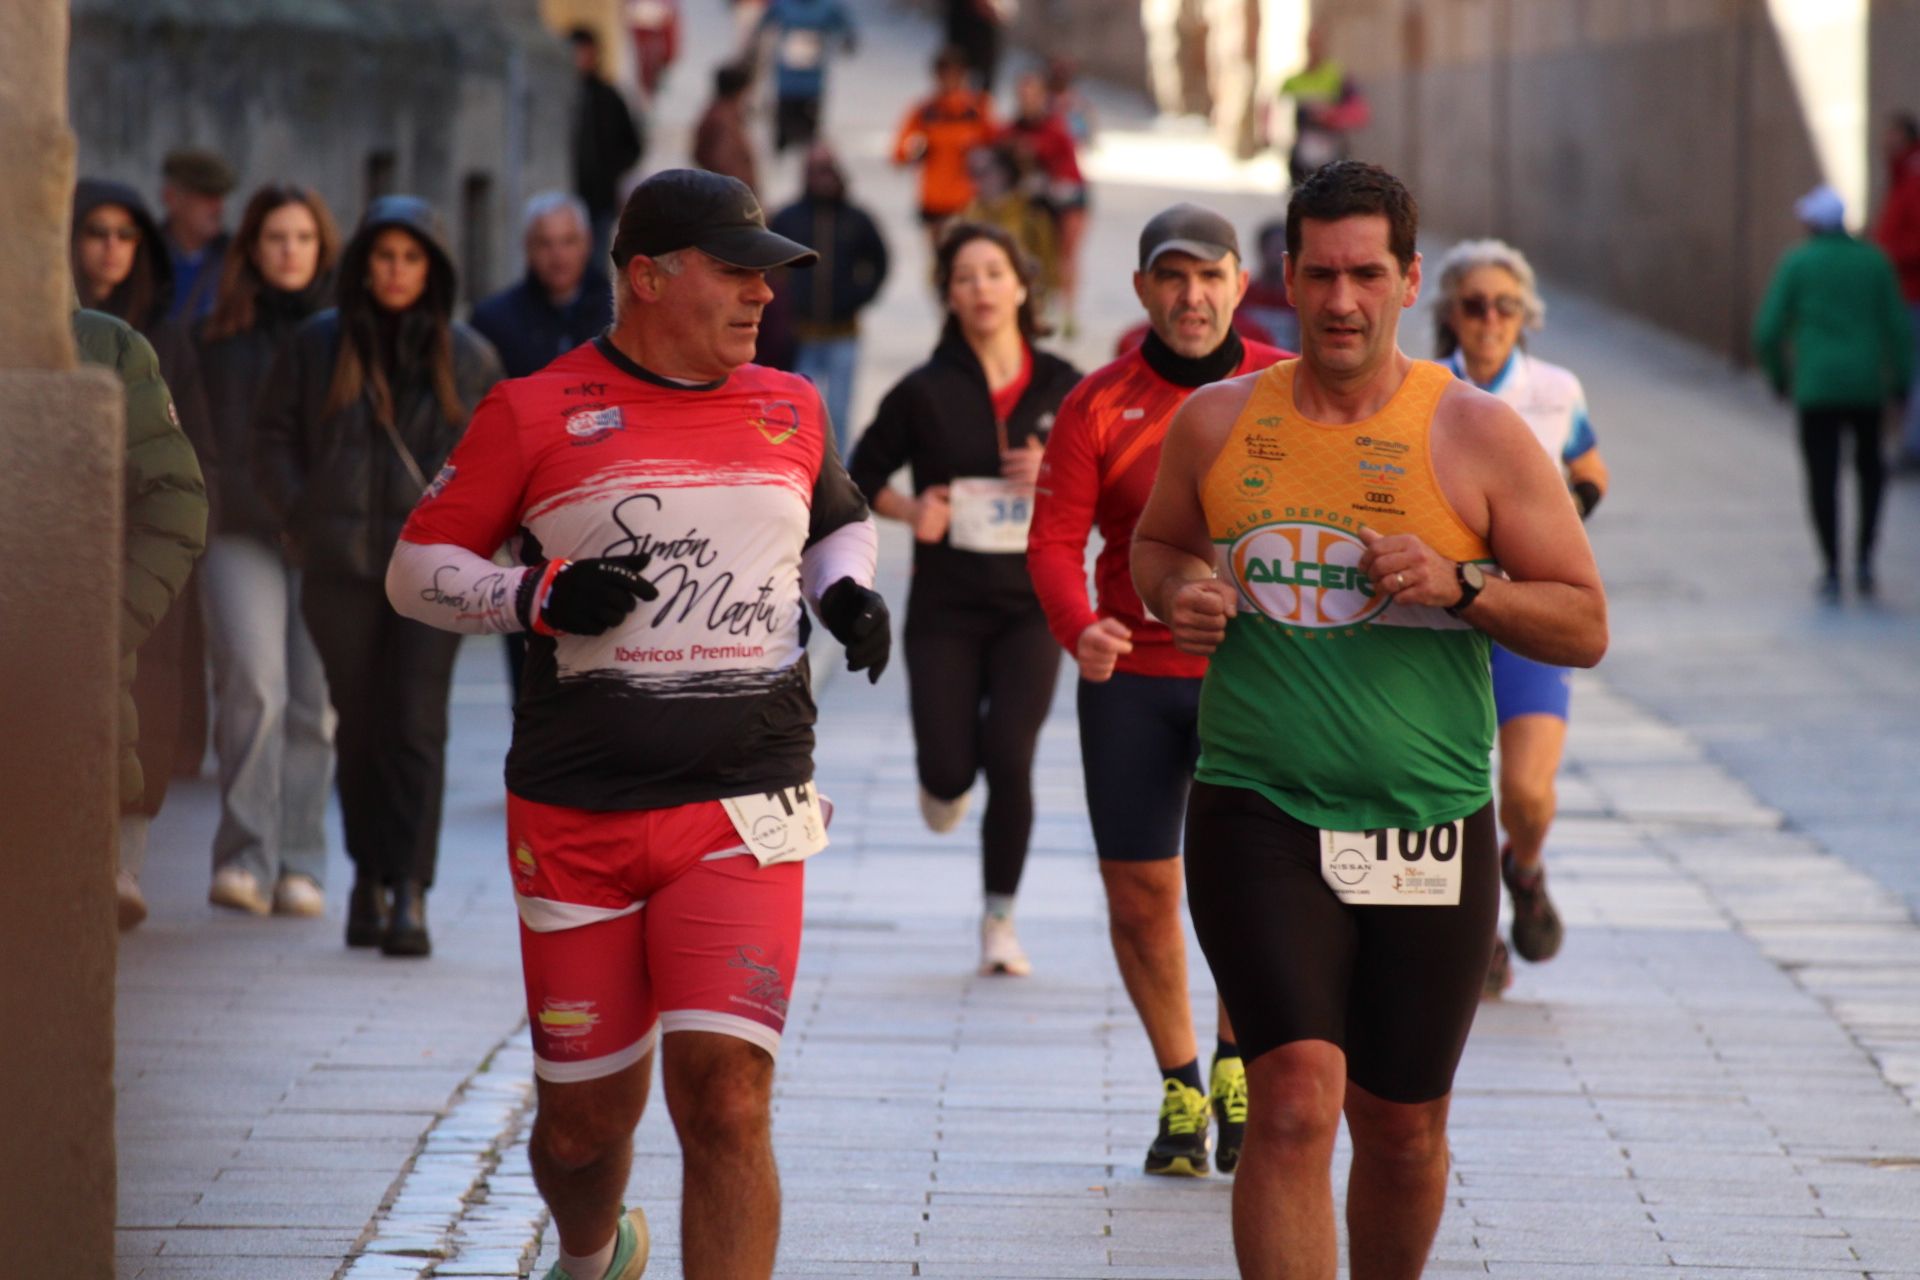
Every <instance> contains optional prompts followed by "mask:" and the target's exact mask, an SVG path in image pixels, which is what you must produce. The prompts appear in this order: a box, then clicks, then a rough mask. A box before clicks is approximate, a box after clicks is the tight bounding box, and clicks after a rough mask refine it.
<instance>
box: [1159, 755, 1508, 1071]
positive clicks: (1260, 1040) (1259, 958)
mask: <svg viewBox="0 0 1920 1280" xmlns="http://www.w3.org/2000/svg"><path fill="white" fill-rule="evenodd" d="M1460 856H1461V858H1462V859H1463V861H1462V864H1461V865H1462V871H1463V873H1464V877H1465V878H1464V880H1463V882H1462V884H1461V887H1460V902H1459V905H1457V906H1451V907H1438V906H1434V907H1428V906H1352V905H1349V904H1347V903H1345V902H1342V901H1341V900H1340V899H1339V898H1338V897H1336V896H1335V895H1334V893H1333V891H1332V890H1331V889H1329V888H1328V887H1327V885H1326V882H1325V881H1324V880H1322V879H1321V875H1320V833H1319V831H1318V830H1317V829H1316V828H1314V827H1310V826H1308V825H1307V824H1306V823H1304V822H1300V821H1298V820H1297V819H1295V818H1293V817H1291V816H1290V815H1288V814H1287V813H1286V812H1285V811H1284V810H1282V809H1280V808H1279V807H1278V806H1277V805H1275V804H1274V803H1273V802H1272V801H1270V800H1268V799H1267V798H1266V797H1265V796H1263V795H1261V794H1260V793H1259V792H1257V791H1252V790H1248V789H1246V788H1243V787H1221V786H1214V785H1212V784H1209V783H1205V782H1196V783H1194V785H1193V795H1192V797H1191V798H1190V799H1189V800H1188V803H1187V899H1188V906H1189V907H1190V908H1191V910H1192V912H1193V927H1194V932H1195V933H1196V934H1197V935H1198V936H1199V939H1200V948H1201V950H1203V951H1205V952H1206V955H1207V964H1208V965H1209V966H1210V967H1211V968H1212V970H1213V978H1214V982H1215V984H1216V985H1217V986H1218V988H1219V991H1220V998H1221V999H1222V1000H1223V1001H1224V1002H1225V1003H1226V1006H1227V1014H1228V1016H1229V1017H1231V1018H1232V1019H1233V1029H1234V1032H1235V1033H1236V1034H1237V1036H1238V1038H1239V1041H1240V1047H1241V1049H1242V1051H1243V1052H1244V1053H1245V1055H1246V1058H1247V1060H1248V1061H1252V1060H1253V1059H1254V1058H1256V1057H1258V1056H1259V1055H1260V1054H1262V1053H1265V1052H1266V1051H1267V1050H1269V1049H1276V1048H1279V1047H1280V1046H1281V1045H1284V1044H1291V1043H1293V1042H1294V1041H1296V1040H1327V1041H1331V1042H1332V1043H1333V1044H1336V1045H1338V1046H1340V1048H1341V1049H1342V1050H1344V1051H1345V1052H1346V1055H1347V1078H1348V1079H1350V1080H1352V1081H1353V1082H1354V1083H1356V1084H1358V1085H1359V1086H1360V1087H1361V1088H1363V1089H1366V1090H1367V1091H1368V1092H1370V1093H1373V1094H1376V1095H1378V1096H1379V1097H1382V1098H1385V1099H1386V1100H1387V1101H1389V1102H1401V1103H1416V1102H1431V1101H1433V1100H1434V1099H1436V1098H1439V1097H1441V1096H1443V1095H1445V1094H1446V1093H1447V1092H1448V1091H1450V1090H1451V1089H1452V1088H1453V1073H1454V1069H1455V1068H1456V1067H1458V1066H1459V1064H1460V1054H1461V1051H1462V1050H1463V1049H1465V1047H1466V1043H1467V1032H1468V1030H1470V1029H1471V1028H1472V1026H1473V1015H1474V1012H1475V1011H1476V1010H1477V1009H1478V1008H1479V1006H1480V992H1481V987H1482V985H1483V983H1484V982H1485V979H1486V975H1487V963H1488V961H1489V960H1490V959H1491V958H1492V955H1493V938H1494V926H1495V924H1496V922H1497V921H1498V919H1499V915H1500V861H1499V854H1498V852H1497V839H1496V833H1495V825H1494V820H1493V805H1492V804H1491V803H1489V804H1487V805H1486V806H1485V807H1483V808H1482V809H1480V810H1479V812H1477V813H1475V814H1474V815H1473V816H1472V817H1470V818H1468V819H1466V822H1465V831H1464V838H1463V840H1462V848H1461V852H1460Z"/></svg>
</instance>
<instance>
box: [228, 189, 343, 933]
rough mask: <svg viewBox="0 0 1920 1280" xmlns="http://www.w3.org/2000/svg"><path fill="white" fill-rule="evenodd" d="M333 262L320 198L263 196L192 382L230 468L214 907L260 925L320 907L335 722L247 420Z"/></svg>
mask: <svg viewBox="0 0 1920 1280" xmlns="http://www.w3.org/2000/svg"><path fill="white" fill-rule="evenodd" d="M339 253H340V238H339V233H338V232H337V231H336V230H335V229H334V224H333V215H332V214H331V213H329V212H328V210H327V206H326V202H325V201H323V200H321V198H320V197H319V195H318V194H316V193H315V192H313V191H311V190H309V189H307V188H304V187H297V186H293V185H282V184H269V185H267V186H264V187H261V188H260V189H259V190H258V191H255V192H254V193H253V196H252V198H250V199H249V200H248V201H247V206H246V211H245V212H244V213H243V214H242V215H241V218H240V229H239V231H238V232H237V233H236V234H235V236H234V239H233V243H232V247H231V248H230V249H229V251H228V252H227V255H226V262H225V267H224V269H223V270H222V272H221V277H220V284H219V290H218V293H217V295H216V298H215V301H214V305H213V310H212V313H211V314H210V315H209V316H208V317H207V319H206V320H205V321H204V322H202V324H201V327H200V333H199V338H200V344H201V346H200V370H201V381H202V382H203V384H204V385H205V387H206V392H207V405H208V409H209V411H210V412H211V414H212V419H213V431H214V436H215V438H216V439H217V440H218V442H219V448H220V456H221V458H222V459H223V461H224V462H225V466H224V467H223V468H222V470H221V484H220V514H219V516H218V518H217V519H216V520H215V522H214V524H213V527H212V528H211V529H209V530H208V533H209V535H210V536H209V538H208V541H207V554H206V558H205V560H204V561H203V562H202V564H201V569H200V601H201V605H202V607H203V609H204V610H205V614H206V622H207V641H208V645H207V647H208V650H209V653H210V655H211V656H212V659H213V691H214V714H213V747H214V754H215V755H216V756H217V757H218V759H219V762H220V825H219V828H218V829H217V830H216V831H215V832H214V837H213V883H212V887H211V888H210V889H209V890H208V893H207V898H208V900H209V901H210V902H212V903H213V904H214V905H216V906H221V907H229V908H232V909H234V910H236V911H245V912H248V913H251V914H253V915H266V914H268V913H269V912H275V913H278V914H280V915H289V916H317V915H319V914H321V912H322V911H324V910H325V908H326V899H325V896H324V894H323V892H322V890H321V885H322V884H323V883H325V879H326V876H325V872H326V863H327V838H326V831H325V829H324V822H325V818H326V810H327V794H328V792H329V791H330V790H331V788H332V783H333V712H332V709H331V708H330V707H329V706H328V705H327V682H326V676H325V675H324V673H323V672H322V671H321V667H320V655H319V653H318V652H317V651H316V650H315V649H314V647H313V639H312V637H311V636H309V635H308V634H307V627H306V624H305V623H304V622H302V621H301V620H300V613H299V599H300V572H299V570H297V569H296V568H294V567H293V565H292V564H291V563H290V562H289V561H288V559H287V556H286V553H285V551H284V549H283V548H282V545H281V534H282V526H281V523H280V521H279V519H278V518H276V516H275V515H274V513H273V510H272V508H270V507H269V506H268V505H267V504H266V502H265V501H264V500H262V498H261V496H260V490H259V488H258V486H256V485H255V484H254V482H253V458H254V453H255V451H256V450H255V434H254V419H253V409H254V405H255V403H256V402H257V401H258V400H259V398H260V394H261V391H262V389H263V387H264V386H265V385H266V381H267V375H268V373H269V372H270V371H271V369H272V368H273V362H274V359H275V358H276V357H277V356H278V355H279V352H280V349H281V348H282V347H283V346H285V345H286V343H287V340H288V339H289V338H291V337H292V335H293V332H294V330H295V329H297V328H298V327H299V326H300V325H301V323H302V322H304V321H305V320H306V319H307V318H308V317H309V316H311V315H313V314H314V313H315V312H317V311H319V310H320V309H321V308H322V307H324V306H326V305H327V303H328V301H330V298H329V295H330V293H331V292H332V289H333V265H334V261H335V259H336V258H338V257H339Z"/></svg>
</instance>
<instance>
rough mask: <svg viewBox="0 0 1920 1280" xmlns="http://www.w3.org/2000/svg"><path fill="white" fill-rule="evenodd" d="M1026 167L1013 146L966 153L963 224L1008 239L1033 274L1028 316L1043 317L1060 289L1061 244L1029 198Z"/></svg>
mask: <svg viewBox="0 0 1920 1280" xmlns="http://www.w3.org/2000/svg"><path fill="white" fill-rule="evenodd" d="M1034 172H1035V170H1033V168H1032V165H1031V162H1030V161H1029V159H1028V157H1027V156H1026V154H1025V153H1024V152H1022V151H1021V150H1020V148H1019V146H1018V145H1017V144H1015V143H1013V142H993V143H988V144H987V145H985V146H980V147H975V148H974V149H973V150H972V151H970V152H968V153H967V176H968V177H970V178H972V179H973V199H972V201H970V202H969V203H968V205H967V207H966V208H964V209H962V210H961V211H960V220H961V221H962V222H973V223H980V224H984V225H986V226H990V227H998V228H1000V229H1001V230H1002V231H1004V232H1006V233H1007V234H1008V235H1009V236H1011V237H1013V242H1014V243H1015V244H1016V245H1018V246H1019V247H1020V252H1021V253H1023V254H1025V255H1026V257H1027V260H1028V262H1029V263H1030V264H1031V266H1032V268H1033V276H1032V279H1031V280H1030V281H1029V282H1028V283H1029V285H1030V286H1031V288H1032V289H1033V311H1034V314H1035V315H1037V316H1042V317H1044V316H1046V315H1047V314H1048V308H1049V307H1050V306H1051V304H1052V302H1053V298H1054V295H1055V293H1057V292H1058V290H1059V287H1060V242H1059V239H1058V235H1057V233H1056V232H1055V230H1054V226H1053V215H1052V214H1051V213H1049V212H1048V210H1047V206H1046V205H1045V204H1044V203H1042V202H1041V201H1040V200H1039V199H1037V198H1036V197H1035V196H1034V194H1033V189H1032V184H1031V182H1030V181H1029V179H1030V177H1031V176H1032V174H1033V173H1034Z"/></svg>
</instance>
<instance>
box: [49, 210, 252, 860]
mask: <svg viewBox="0 0 1920 1280" xmlns="http://www.w3.org/2000/svg"><path fill="white" fill-rule="evenodd" d="M72 265H73V284H74V289H75V291H76V292H77V293H78V295H79V299H80V305H81V306H83V307H86V308H88V309H90V310H93V311H104V312H106V313H107V314H108V315H111V316H115V317H117V318H119V319H121V320H124V321H126V322H127V323H128V324H130V325H132V326H133V327H134V328H135V329H137V330H139V331H140V335H141V336H142V337H144V338H145V339H146V340H147V341H148V342H149V343H151V344H152V346H153V353H154V355H155V356H156V357H157V358H158V360H159V364H160V378H161V381H163V382H165V383H166V384H167V390H168V391H169V392H170V393H171V394H172V396H173V407H174V412H175V413H176V414H178V416H179V419H180V427H181V429H182V430H183V431H185V432H186V435H187V439H188V440H189V441H190V442H192V444H193V451H194V454H195V455H196V457H197V458H198V459H199V462H200V471H201V474H202V475H203V476H204V477H205V479H206V484H207V500H208V502H209V503H210V504H211V505H212V511H213V515H215V516H217V515H218V510H219V496H218V494H217V492H216V488H217V485H218V482H219V475H220V458H219V450H218V449H217V448H216V447H215V444H214V440H213V435H212V432H211V430H210V428H209V426H208V423H207V400H206V396H205V394H204V393H203V391H202V389H201V382H200V365H199V361H198V359H197V357H196V353H195V351H194V347H193V338H192V336H191V335H190V334H189V333H188V332H187V328H186V325H185V324H184V323H183V322H181V321H179V320H169V319H167V310H168V308H169V306H170V305H171V303H172V301H173V263H172V261H171V260H170V259H169V258H168V256H167V247H166V243H165V241H163V240H162V239H161V238H160V226H159V224H158V223H157V222H155V221H154V219H153V213H152V211H151V210H149V209H148V208H147V203H146V201H145V200H143V199H141V197H140V193H139V192H137V191H135V190H134V189H133V188H132V187H129V186H126V185H125V184H124V183H119V182H107V181H104V180H102V179H99V178H82V179H80V181H79V182H78V183H76V184H75V186H74V191H73V242H72ZM192 590H193V586H192V580H191V579H190V580H189V582H188V585H187V587H186V588H184V589H183V590H182V592H181V594H182V595H183V596H185V595H190V594H191V592H192ZM205 661H206V659H205V653H204V650H203V648H202V646H201V640H200V622H199V611H198V610H196V609H195V608H193V606H192V604H191V603H187V604H182V603H181V602H180V601H179V600H175V601H174V604H173V607H172V608H170V609H168V610H167V612H166V614H165V616H163V617H162V618H161V619H160V620H159V622H158V623H156V624H155V626H154V628H153V630H152V631H151V632H150V633H149V634H148V635H147V638H146V639H145V640H144V641H142V642H141V645H140V649H139V653H138V655H137V665H136V666H135V668H134V677H133V702H134V706H135V707H136V708H137V709H138V715H139V738H138V741H137V743H136V750H137V752H138V754H139V757H140V772H141V777H142V783H141V790H140V794H139V795H138V796H135V797H131V798H125V797H123V799H122V813H121V815H120V863H121V869H122V870H123V871H125V872H127V873H128V874H129V875H130V876H132V877H133V878H134V879H135V880H136V881H137V880H138V879H139V876H140V870H141V866H142V864H143V863H144V862H145V861H146V847H147V830H148V828H149V827H150V826H151V824H152V822H153V818H154V815H156V814H158V813H159V812H160V806H161V805H163V804H164V803H166V799H167V784H168V783H169V782H170V781H171V780H172V778H173V776H174V774H175V773H176V772H187V773H195V772H197V771H198V770H199V766H200V756H201V755H202V753H204V752H205V750H206V734H205V729H204V723H205V722H204V718H203V717H202V716H201V715H200V712H199V710H198V708H199V705H200V703H201V701H202V700H204V699H205V697H206V681H205V679H204V677H203V676H202V675H201V667H202V665H203V664H204V662H205Z"/></svg>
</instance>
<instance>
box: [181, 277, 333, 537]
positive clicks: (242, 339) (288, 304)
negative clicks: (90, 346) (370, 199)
mask: <svg viewBox="0 0 1920 1280" xmlns="http://www.w3.org/2000/svg"><path fill="white" fill-rule="evenodd" d="M332 297H333V276H332V274H331V273H326V274H322V275H320V276H318V277H316V278H315V279H314V281H313V283H312V284H310V285H308V286H307V287H306V288H304V289H301V290H299V291H297V292H294V293H288V292H286V291H285V290H282V289H274V288H270V287H263V288H261V290H260V292H259V294H258V296H257V297H256V298H255V299H254V306H253V327H252V328H250V329H244V330H242V331H240V332H239V333H231V334H228V335H227V336H226V337H224V338H215V339H213V340H212V341H210V342H209V341H205V340H204V337H203V340H202V342H201V344H200V381H201V384H202V385H203V386H204V387H205V389H206V396H207V410H208V413H209V416H210V419H211V422H212V426H213V435H214V440H215V442H216V446H217V448H218V449H219V451H220V460H221V463H222V465H221V468H220V474H219V477H218V481H219V490H220V492H219V499H220V501H219V509H218V512H217V516H218V518H217V520H216V521H215V526H214V529H213V532H215V533H235V534H244V535H246V536H248V537H252V538H258V539H260V540H261V541H264V542H277V541H278V540H279V538H280V534H281V525H280V518H279V517H278V516H277V515H275V514H274V510H273V508H272V507H271V506H270V505H269V504H268V503H267V501H266V499H265V498H263V497H262V496H261V494H260V486H259V485H257V484H255V483H254V479H253V463H254V453H255V444H254V431H255V416H254V410H255V408H256V407H257V405H258V404H259V402H260V396H261V392H262V391H264V390H265V388H266V385H267V376H268V374H270V373H271V372H272V371H273V362H274V360H275V359H276V358H277V357H278V356H279V354H280V350H281V348H282V347H284V346H286V344H287V342H288V340H289V339H291V338H292V337H293V334H294V331H295V330H296V329H298V328H299V327H300V325H301V324H302V323H303V322H304V321H305V320H306V319H307V318H308V317H310V316H312V315H314V314H315V313H316V312H318V311H319V310H320V309H321V308H322V307H325V306H326V305H327V304H328V303H329V302H330V301H332ZM201 333H202V334H203V335H204V333H205V329H204V327H203V328H202V330H201Z"/></svg>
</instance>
